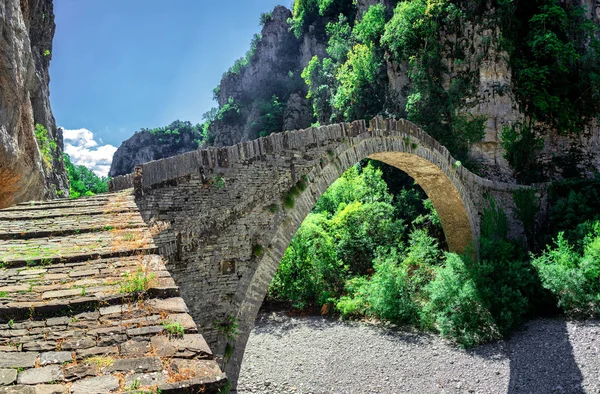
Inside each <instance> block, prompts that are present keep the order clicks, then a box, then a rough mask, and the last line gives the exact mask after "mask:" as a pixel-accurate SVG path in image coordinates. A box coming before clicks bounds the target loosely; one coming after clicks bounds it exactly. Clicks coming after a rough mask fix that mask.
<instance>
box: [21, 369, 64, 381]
mask: <svg viewBox="0 0 600 394" xmlns="http://www.w3.org/2000/svg"><path fill="white" fill-rule="evenodd" d="M62 378H63V372H62V368H61V367H60V366H59V365H50V366H48V367H42V368H31V369H26V370H24V371H21V372H19V376H18V377H17V383H19V384H39V383H48V382H54V381H56V380H62Z"/></svg>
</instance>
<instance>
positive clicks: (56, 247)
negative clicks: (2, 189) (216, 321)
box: [0, 191, 226, 393]
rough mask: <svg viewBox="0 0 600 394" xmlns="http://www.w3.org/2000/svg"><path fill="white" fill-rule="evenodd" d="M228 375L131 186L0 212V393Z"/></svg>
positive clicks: (210, 382)
mask: <svg viewBox="0 0 600 394" xmlns="http://www.w3.org/2000/svg"><path fill="white" fill-rule="evenodd" d="M182 331H183V334H181V332H182ZM225 382H226V379H225V375H224V374H223V373H222V372H221V370H220V368H219V366H218V364H217V362H216V361H215V360H214V357H213V354H212V352H211V350H210V348H209V347H208V345H207V344H206V342H205V340H204V338H203V337H202V335H201V334H200V333H198V330H197V326H196V324H195V323H194V321H193V320H192V317H191V316H190V315H189V313H188V308H187V306H186V304H185V302H184V301H183V299H181V298H180V297H179V289H178V287H177V286H176V284H175V282H174V281H173V279H172V278H171V275H170V274H169V272H168V271H167V269H166V268H165V264H164V261H163V259H162V257H160V256H158V255H157V254H156V246H155V245H154V243H153V241H152V234H151V232H150V230H149V229H148V228H147V227H146V225H145V223H144V221H143V220H142V218H141V217H140V215H139V213H138V212H137V208H136V205H135V202H134V201H133V197H132V196H131V193H130V191H125V192H121V193H114V194H106V195H100V196H95V197H91V198H87V199H81V200H76V201H68V200H56V201H49V202H35V203H27V204H20V205H16V206H14V207H11V208H9V209H5V210H0V393H5V392H6V393H65V392H69V393H107V392H125V391H135V390H144V389H145V390H147V391H148V390H150V391H158V389H160V392H162V393H177V392H190V391H192V390H193V391H194V392H197V391H202V392H213V391H215V390H217V389H218V388H219V387H221V386H223V385H224V384H225Z"/></svg>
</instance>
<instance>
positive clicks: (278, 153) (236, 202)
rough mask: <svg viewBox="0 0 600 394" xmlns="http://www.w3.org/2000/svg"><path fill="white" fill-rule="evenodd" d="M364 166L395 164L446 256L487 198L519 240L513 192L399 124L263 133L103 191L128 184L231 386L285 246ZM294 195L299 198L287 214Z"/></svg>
mask: <svg viewBox="0 0 600 394" xmlns="http://www.w3.org/2000/svg"><path fill="white" fill-rule="evenodd" d="M365 158H372V159H376V160H381V161H383V162H386V163H387V164H390V165H393V166H396V167H398V168H399V169H401V170H403V171H405V172H407V173H408V174H409V175H411V176H412V177H413V178H414V179H415V181H416V182H417V183H418V184H419V185H421V186H422V187H423V189H424V190H425V192H426V193H427V195H428V197H429V198H430V199H431V200H432V202H433V205H434V206H435V208H436V210H437V211H438V214H439V216H440V219H441V222H442V226H443V228H444V232H445V236H446V239H447V241H448V245H449V247H450V249H451V250H453V251H459V252H460V251H463V250H465V248H467V247H468V246H470V245H475V240H476V239H477V238H478V236H479V222H480V216H481V214H482V211H483V209H484V208H485V207H486V206H487V204H488V199H489V196H493V197H494V198H495V200H496V201H497V203H498V204H499V205H500V206H501V207H502V208H503V209H504V210H505V212H506V213H507V215H508V217H509V222H510V229H511V234H510V235H511V236H512V237H513V238H518V237H520V236H521V233H522V229H521V225H520V223H519V222H518V221H517V220H516V219H515V217H514V215H513V210H514V203H513V200H512V192H513V191H514V190H515V189H517V188H519V186H516V185H510V184H502V183H496V182H492V181H489V180H486V179H482V178H480V177H478V176H477V175H475V174H473V173H471V172H470V171H468V170H467V169H465V168H464V167H462V166H461V165H460V163H458V162H456V161H455V160H454V159H453V158H452V157H451V156H450V154H449V152H448V151H447V149H446V148H444V147H443V146H441V145H440V144H439V143H438V142H437V141H435V140H434V139H433V138H431V137H430V136H429V135H427V134H426V133H425V132H423V131H422V130H421V129H419V128H418V127H417V126H415V125H414V124H412V123H410V122H408V121H405V120H399V121H396V120H392V119H388V120H383V119H373V120H372V121H371V122H370V127H368V128H367V126H366V123H365V122H364V121H356V122H353V123H346V124H335V125H329V126H322V127H319V128H309V129H306V130H299V131H292V132H285V133H279V134H272V135H271V136H269V137H265V138H259V139H257V140H253V141H248V142H243V143H240V144H237V145H234V146H230V147H225V148H211V149H206V150H199V151H195V152H189V153H185V154H182V155H179V156H175V157H172V158H169V159H164V160H159V161H154V162H150V163H147V164H144V165H142V166H139V167H137V168H136V172H135V173H134V175H133V177H131V176H130V177H129V178H127V179H119V178H117V179H114V180H113V181H112V182H113V183H112V184H111V187H112V188H115V187H116V186H117V185H119V184H124V185H131V184H133V185H135V194H136V202H137V204H138V206H139V209H140V211H141V213H142V216H143V217H144V220H146V222H148V223H150V224H151V226H152V227H153V228H155V229H157V230H156V231H154V232H153V233H154V234H156V236H155V237H154V241H155V243H156V245H157V246H158V247H159V249H160V251H161V253H162V254H163V255H164V256H165V257H166V258H167V259H168V265H167V267H168V270H169V272H170V274H171V275H172V276H173V278H174V279H175V281H176V283H177V284H178V286H179V287H180V289H181V295H182V297H183V298H184V299H185V300H186V303H187V305H188V306H189V307H190V313H191V315H192V316H193V317H194V320H195V321H196V322H197V324H198V325H199V326H200V330H201V332H202V333H203V335H204V336H205V338H206V339H207V342H208V343H209V344H210V346H211V348H212V349H213V350H214V351H215V352H216V353H217V354H219V355H221V356H223V355H224V354H225V353H226V348H230V347H232V346H233V354H232V356H231V357H230V358H229V357H226V359H225V360H223V365H224V367H225V370H226V371H227V373H228V376H229V377H230V378H231V379H232V380H233V381H234V382H235V381H236V379H237V374H238V371H239V367H240V364H241V361H242V357H243V354H244V347H245V344H246V341H247V339H248V335H249V333H250V330H251V329H252V327H253V324H254V319H255V316H256V314H257V312H258V310H259V308H260V305H261V304H262V301H263V298H264V296H265V294H266V292H267V288H268V286H269V284H270V282H271V279H272V278H273V275H274V274H275V272H276V270H277V266H278V265H279V262H280V260H281V257H282V256H283V253H284V252H285V250H286V248H287V246H288V244H289V243H290V241H291V239H292V237H293V236H294V234H295V233H296V231H297V229H298V228H299V226H300V224H301V223H302V221H303V220H304V218H305V217H306V215H307V214H308V213H309V212H310V211H311V209H312V208H313V207H314V205H315V203H316V201H317V200H318V198H319V197H320V196H321V195H322V194H323V193H324V192H325V191H326V190H327V188H328V187H329V186H330V185H331V184H332V183H333V182H334V181H335V180H336V179H338V178H339V177H340V176H341V175H342V174H343V173H344V172H345V171H346V170H347V169H348V168H350V167H351V166H352V165H354V164H356V163H358V162H359V161H361V160H362V159H365ZM296 185H301V186H304V185H305V186H306V189H305V190H304V191H303V192H302V193H301V194H300V195H299V196H298V197H296V198H295V201H294V204H293V207H290V203H289V202H290V201H289V197H290V190H291V189H292V188H293V187H294V186H296ZM301 188H303V187H301ZM286 199H287V200H288V201H287V204H285V205H287V207H286V206H285V205H284V203H283V200H286ZM259 246H260V247H259ZM257 251H260V252H257ZM230 316H234V317H235V318H236V319H237V322H238V323H239V333H238V335H237V336H235V338H234V340H231V339H229V340H228V339H227V335H226V333H224V332H223V331H224V327H225V328H226V324H225V323H226V322H227V321H228V320H229V317H230Z"/></svg>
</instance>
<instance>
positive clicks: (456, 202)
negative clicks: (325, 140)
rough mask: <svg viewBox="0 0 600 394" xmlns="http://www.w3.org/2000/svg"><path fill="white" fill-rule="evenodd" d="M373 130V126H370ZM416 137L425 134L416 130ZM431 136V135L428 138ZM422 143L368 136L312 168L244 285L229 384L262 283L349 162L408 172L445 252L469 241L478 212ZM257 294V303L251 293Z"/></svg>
mask: <svg viewBox="0 0 600 394" xmlns="http://www.w3.org/2000/svg"><path fill="white" fill-rule="evenodd" d="M373 130H377V128H372V131H371V132H373ZM418 131H419V132H420V133H422V135H421V136H425V137H426V138H431V137H429V136H428V135H427V134H425V133H424V132H422V131H421V130H420V129H419V130H418ZM431 140H433V139H431ZM431 145H432V144H429V145H427V144H426V142H425V141H423V139H419V138H417V137H415V136H414V135H413V134H411V137H401V136H390V135H387V136H385V135H380V136H377V135H372V136H371V138H364V139H362V140H361V141H360V142H358V143H357V144H351V145H350V146H348V147H346V148H345V149H339V150H338V151H336V152H333V155H331V154H330V156H332V160H330V161H329V163H327V164H326V165H325V166H323V167H321V168H317V169H314V170H312V171H311V172H310V173H309V174H308V176H307V179H308V181H309V182H308V188H307V189H306V190H305V191H304V192H303V193H302V194H301V195H300V196H299V197H298V199H297V200H296V202H295V205H294V208H293V209H290V210H289V211H288V212H287V216H288V218H289V219H288V220H284V221H282V222H281V223H280V224H279V226H278V227H277V229H276V231H275V233H274V236H273V237H272V239H271V240H270V242H268V245H269V246H268V249H269V253H266V254H265V255H264V256H262V257H261V258H260V260H259V262H258V265H257V267H256V270H255V271H254V274H253V275H252V278H250V279H249V283H248V285H247V286H246V294H245V295H244V296H243V297H241V298H242V303H241V306H240V311H239V313H238V317H240V319H239V334H240V335H239V336H238V338H237V340H236V343H235V346H234V350H233V355H232V356H231V358H230V359H229V361H228V363H227V364H226V366H225V371H226V372H227V375H228V376H229V378H230V379H231V380H232V382H233V384H234V387H235V385H236V383H237V379H238V376H239V370H240V367H241V363H242V359H243V355H244V350H245V347H246V343H247V341H248V337H249V335H250V332H251V330H252V328H253V326H254V321H255V319H256V316H257V314H258V311H259V309H260V306H261V304H262V300H263V299H264V297H265V295H266V293H267V290H268V287H269V285H270V283H271V280H272V279H273V277H274V275H275V273H276V271H277V268H278V266H279V264H280V262H281V259H282V257H283V254H284V253H285V251H286V249H287V247H288V245H289V244H290V242H291V241H292V238H293V237H294V235H295V234H296V232H297V230H298V229H299V228H300V225H301V224H302V222H303V221H304V219H305V218H306V216H307V215H308V214H309V212H310V211H311V210H312V209H313V207H314V206H315V204H316V202H317V200H318V199H319V198H320V197H321V196H322V195H323V193H325V191H326V190H327V189H328V188H329V186H331V184H332V183H333V182H335V181H336V180H337V179H338V178H340V177H341V176H342V174H343V173H344V172H345V171H346V170H348V169H349V168H350V167H351V166H353V165H354V164H356V163H359V162H360V161H362V160H363V159H366V158H370V159H373V160H378V161H381V162H384V163H386V164H388V165H391V166H393V167H396V168H398V169H399V170H401V171H404V172H405V173H407V174H408V175H409V176H411V177H412V178H413V179H414V180H415V182H416V183H417V184H418V185H419V186H421V188H422V189H423V190H424V191H425V193H426V194H427V196H428V198H429V199H430V200H431V201H432V203H433V206H434V208H435V209H436V211H437V213H438V216H439V218H440V221H441V223H442V228H443V231H444V235H445V237H446V241H447V243H448V247H449V249H450V251H452V252H457V253H462V252H464V251H465V250H466V249H467V247H469V246H471V245H474V241H475V239H476V237H477V234H478V230H479V227H478V224H479V223H478V216H477V211H476V209H475V208H474V205H473V202H472V200H471V197H470V196H469V191H468V189H467V186H466V185H464V184H463V181H462V179H461V177H460V174H459V173H458V171H457V169H458V168H457V166H455V165H454V163H455V161H454V160H453V159H452V157H451V156H450V155H449V154H448V152H447V151H445V148H444V151H445V152H440V151H439V150H437V149H435V148H434V147H432V146H431ZM257 293H258V294H260V297H258V298H259V299H260V302H257V297H256V294H257Z"/></svg>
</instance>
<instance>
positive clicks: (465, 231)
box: [369, 152, 473, 253]
mask: <svg viewBox="0 0 600 394" xmlns="http://www.w3.org/2000/svg"><path fill="white" fill-rule="evenodd" d="M369 158H370V159H373V160H378V161H381V162H383V163H385V164H388V165H391V166H393V167H396V168H398V169H399V170H401V171H404V172H406V173H407V174H408V175H410V176H411V177H412V178H413V179H414V180H415V182H416V183H417V184H418V185H419V186H421V188H422V189H423V191H425V193H426V194H427V197H428V198H429V199H430V200H431V202H432V203H433V206H434V208H435V210H436V211H437V213H438V216H439V218H440V221H441V223H442V228H443V230H444V235H445V236H446V241H447V242H448V247H449V249H450V251H452V252H456V253H462V252H464V251H465V250H466V249H467V247H469V246H470V245H471V244H472V242H473V230H472V228H471V223H470V220H469V216H468V214H467V210H466V208H465V203H464V202H463V200H462V198H461V196H460V194H459V192H458V190H457V189H456V187H455V186H454V184H453V183H452V181H451V180H450V178H448V176H447V175H446V174H445V173H444V172H443V171H442V170H441V169H440V168H439V167H437V166H436V165H435V164H433V163H432V162H430V161H428V160H426V159H423V158H421V157H419V156H416V155H414V154H409V153H404V152H382V153H375V154H372V155H370V156H369Z"/></svg>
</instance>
